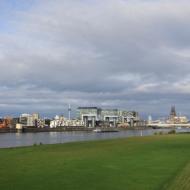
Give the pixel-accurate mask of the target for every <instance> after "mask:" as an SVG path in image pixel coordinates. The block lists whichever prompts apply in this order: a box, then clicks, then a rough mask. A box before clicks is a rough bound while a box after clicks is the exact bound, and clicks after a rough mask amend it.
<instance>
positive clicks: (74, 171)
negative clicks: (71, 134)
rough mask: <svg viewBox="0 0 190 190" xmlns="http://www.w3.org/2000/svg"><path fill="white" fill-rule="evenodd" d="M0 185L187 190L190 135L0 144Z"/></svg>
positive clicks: (22, 189) (23, 189) (28, 189)
mask: <svg viewBox="0 0 190 190" xmlns="http://www.w3.org/2000/svg"><path fill="white" fill-rule="evenodd" d="M0 161H1V162H0V189H1V190H7V189H12V190H38V189H39V190H47V189H51V190H56V189H57V190H60V189H63V190H70V189H72V190H121V189H122V190H153V189H160V190H164V189H168V190H189V189H190V135H163V136H152V137H133V138H128V139H117V140H104V141H93V142H77V143H68V144H58V145H41V146H33V147H27V148H12V149H0Z"/></svg>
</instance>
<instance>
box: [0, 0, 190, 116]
mask: <svg viewBox="0 0 190 190" xmlns="http://www.w3.org/2000/svg"><path fill="white" fill-rule="evenodd" d="M0 10H1V11H0V68H1V74H0V110H1V111H0V115H1V116H5V115H19V114H20V113H32V112H40V113H41V114H42V115H44V116H54V115H55V114H64V115H66V116H67V114H68V113H67V109H68V105H69V104H71V107H72V109H73V112H74V110H75V109H76V108H77V107H78V106H98V107H102V108H119V109H126V110H135V111H138V112H139V113H140V115H142V117H145V118H146V117H147V116H148V115H152V116H153V117H155V118H156V117H164V116H167V115H168V114H169V111H170V108H171V106H172V105H175V106H176V110H177V112H178V113H181V114H184V115H187V116H190V106H189V101H190V25H189V20H190V1H189V0H180V1H179V0H156V1H155V0H53V1H52V0H27V1H26V0H0Z"/></svg>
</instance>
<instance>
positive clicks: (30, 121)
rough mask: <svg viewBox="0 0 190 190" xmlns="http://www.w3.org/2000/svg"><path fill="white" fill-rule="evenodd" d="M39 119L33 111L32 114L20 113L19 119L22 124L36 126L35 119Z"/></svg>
mask: <svg viewBox="0 0 190 190" xmlns="http://www.w3.org/2000/svg"><path fill="white" fill-rule="evenodd" d="M38 120H39V114H37V113H34V114H27V113H24V114H21V115H20V121H19V123H21V124H22V125H23V126H26V127H34V126H35V127H37V121H38Z"/></svg>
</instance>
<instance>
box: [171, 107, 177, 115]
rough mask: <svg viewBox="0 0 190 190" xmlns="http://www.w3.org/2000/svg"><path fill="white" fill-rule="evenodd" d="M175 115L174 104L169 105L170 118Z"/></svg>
mask: <svg viewBox="0 0 190 190" xmlns="http://www.w3.org/2000/svg"><path fill="white" fill-rule="evenodd" d="M173 117H176V111H175V106H172V107H171V111H170V118H173Z"/></svg>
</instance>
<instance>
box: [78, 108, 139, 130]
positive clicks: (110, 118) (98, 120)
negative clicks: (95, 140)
mask: <svg viewBox="0 0 190 190" xmlns="http://www.w3.org/2000/svg"><path fill="white" fill-rule="evenodd" d="M78 119H80V120H82V121H83V122H84V125H85V126H86V127H95V126H109V127H116V126H117V124H119V123H120V124H122V123H128V124H130V125H131V126H133V124H134V122H136V121H138V120H139V117H138V113H137V112H134V111H123V110H118V109H102V108H98V107H79V108H78Z"/></svg>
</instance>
